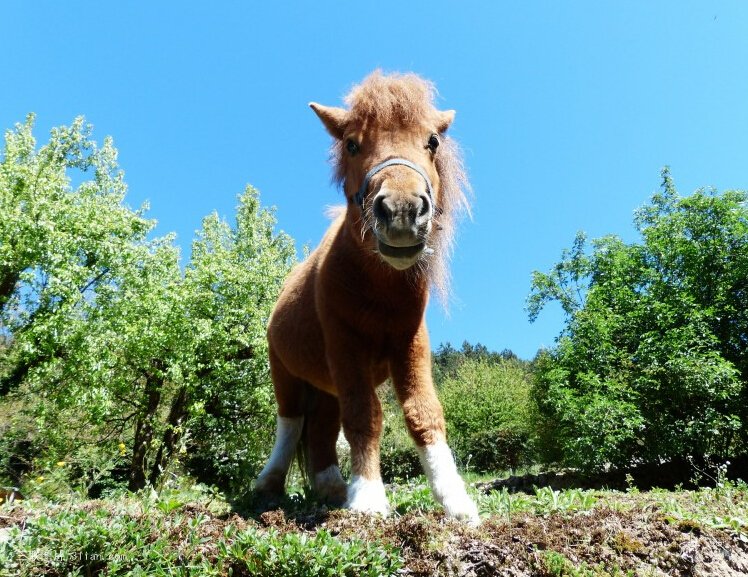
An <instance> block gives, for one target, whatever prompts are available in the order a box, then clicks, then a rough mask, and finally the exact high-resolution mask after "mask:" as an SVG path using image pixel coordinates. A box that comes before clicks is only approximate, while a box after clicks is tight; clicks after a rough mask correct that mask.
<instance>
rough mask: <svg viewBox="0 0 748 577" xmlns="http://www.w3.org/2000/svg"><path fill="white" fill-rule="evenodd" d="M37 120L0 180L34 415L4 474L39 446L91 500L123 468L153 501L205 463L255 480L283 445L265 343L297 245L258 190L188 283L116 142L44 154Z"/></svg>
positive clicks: (214, 223) (15, 357) (2, 378)
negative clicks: (173, 471)
mask: <svg viewBox="0 0 748 577" xmlns="http://www.w3.org/2000/svg"><path fill="white" fill-rule="evenodd" d="M32 121H33V118H31V117H30V118H29V120H28V121H27V123H26V124H25V125H19V126H17V127H16V130H15V132H9V133H8V134H7V135H6V149H5V153H4V156H3V162H2V167H1V171H0V201H1V202H2V205H0V208H1V209H2V217H3V218H0V223H1V224H0V235H1V236H0V256H1V257H2V260H0V264H2V267H3V268H2V269H1V270H0V273H1V274H2V279H3V280H2V282H3V287H4V289H3V290H4V291H5V292H3V294H2V295H0V307H1V308H0V320H1V321H2V337H3V338H2V345H1V346H0V355H1V356H0V371H1V372H0V383H2V386H3V391H4V392H5V393H6V398H5V401H4V404H5V405H6V407H7V406H16V407H18V406H19V405H20V411H21V412H22V413H23V414H24V418H23V419H18V420H16V421H14V424H13V425H12V426H13V427H15V430H14V431H3V437H4V438H6V439H8V440H9V441H8V443H9V444H8V445H7V446H6V445H3V443H0V463H9V462H11V461H13V460H14V458H15V457H14V455H12V454H9V453H10V452H12V447H11V448H10V449H9V448H8V447H10V446H11V445H13V446H19V445H20V444H22V443H21V441H24V438H28V437H31V439H32V440H33V444H34V446H35V453H36V455H37V461H38V463H37V465H36V466H37V467H45V466H46V467H49V466H50V465H49V463H54V462H55V461H57V462H70V463H74V464H75V467H72V466H71V467H70V469H69V470H70V474H71V475H74V476H75V475H77V476H78V477H79V478H83V479H86V484H87V485H88V488H89V489H90V488H91V485H92V484H93V483H94V482H95V480H96V479H100V478H101V477H102V476H106V475H109V474H111V473H112V471H113V470H115V469H119V470H120V475H126V477H127V479H128V484H129V487H130V488H131V489H138V488H141V487H143V486H145V485H146V484H147V483H152V484H153V483H156V482H157V481H158V480H159V478H160V476H161V474H162V472H163V471H164V470H165V469H166V468H167V467H168V466H169V465H170V464H172V463H174V462H175V461H176V457H178V456H179V455H180V454H182V453H186V451H187V450H188V449H189V450H191V451H192V452H193V454H192V455H190V457H191V459H190V460H191V462H192V463H193V464H197V465H199V466H200V471H201V472H205V471H206V469H207V470H208V471H209V472H211V473H212V474H213V475H214V478H213V479H212V480H218V481H224V482H227V483H228V482H232V483H233V486H239V485H240V484H241V482H246V481H247V480H248V479H250V478H251V477H252V476H253V473H254V472H256V471H255V469H256V468H257V467H258V466H259V464H260V463H261V461H262V459H263V458H264V453H265V452H266V451H267V450H268V449H269V447H270V444H271V439H269V438H268V437H269V436H270V435H271V432H272V423H273V421H274V419H273V410H272V386H271V384H270V380H269V376H268V367H267V351H266V348H265V347H266V345H265V336H264V333H265V326H266V323H267V318H268V316H269V314H270V310H271V307H272V303H273V302H274V301H275V298H276V296H277V293H278V290H279V288H280V284H281V282H282V280H283V278H284V277H285V275H286V273H287V272H288V270H289V268H290V266H291V265H292V264H293V261H294V258H295V250H294V245H293V241H292V240H291V239H290V237H288V236H287V235H285V234H283V233H276V232H275V231H274V226H275V219H274V217H273V214H272V212H271V211H269V210H266V209H263V208H262V207H261V205H260V200H259V194H258V193H257V191H256V190H254V189H253V188H251V187H248V188H247V189H246V190H245V192H244V194H242V195H241V196H240V197H239V208H238V214H237V220H236V227H234V228H232V227H231V226H230V225H229V224H227V223H226V222H225V221H223V220H221V219H219V218H218V217H217V216H216V215H211V216H209V217H208V218H206V219H205V221H204V223H203V230H202V231H201V233H200V235H199V238H198V239H197V240H196V241H195V244H194V247H193V258H192V261H191V262H190V263H189V264H188V265H187V267H186V269H185V271H184V272H182V270H181V269H180V265H179V251H178V250H177V249H176V248H175V247H174V245H173V239H172V237H165V238H161V239H155V240H147V239H146V234H147V233H148V232H149V231H150V229H151V228H152V222H151V221H148V220H145V219H144V218H143V216H142V213H143V209H141V210H140V211H138V212H133V211H131V210H130V209H128V208H127V207H126V206H124V205H123V203H122V201H123V199H124V194H125V190H126V187H125V184H124V180H123V178H122V173H121V172H120V171H119V169H118V167H117V165H116V155H117V153H116V150H115V149H114V147H113V146H112V143H111V141H110V140H107V141H106V142H105V145H104V146H103V147H102V148H101V149H98V148H97V146H96V144H95V143H94V142H93V141H92V140H90V138H89V136H90V127H88V126H85V125H84V123H83V121H82V120H81V119H78V120H76V121H75V123H74V124H73V125H72V126H71V127H69V128H65V127H63V128H60V129H55V130H53V132H52V136H51V139H50V142H49V144H47V145H45V146H43V147H42V148H41V149H40V150H39V151H38V152H36V151H35V142H34V139H33V137H32V136H31V128H32ZM89 175H91V178H90V179H88V180H86V177H87V176H89ZM74 180H82V184H80V185H79V186H78V187H77V188H76V189H73V188H72V186H71V182H72V181H74ZM24 423H25V424H24ZM29 423H33V426H29V425H28V424H29ZM9 426H11V425H9ZM6 433H7V434H6ZM11 441H12V443H11ZM44 463H46V465H45V464H44Z"/></svg>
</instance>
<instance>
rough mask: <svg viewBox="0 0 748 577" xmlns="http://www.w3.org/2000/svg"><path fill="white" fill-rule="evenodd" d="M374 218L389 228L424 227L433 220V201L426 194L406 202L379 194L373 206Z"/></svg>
mask: <svg viewBox="0 0 748 577" xmlns="http://www.w3.org/2000/svg"><path fill="white" fill-rule="evenodd" d="M372 210H373V211H374V217H375V218H376V219H377V220H379V221H380V222H382V223H384V224H386V225H387V226H388V227H389V226H391V225H393V224H395V225H396V226H398V225H399V226H403V225H405V226H412V225H415V226H422V225H424V224H426V223H427V222H428V220H429V219H430V218H431V200H430V199H429V197H428V195H426V194H416V195H413V196H411V197H410V198H408V199H407V200H406V201H402V200H398V199H396V198H393V195H390V194H378V195H377V196H376V197H375V198H374V204H373V206H372Z"/></svg>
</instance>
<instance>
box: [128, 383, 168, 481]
mask: <svg viewBox="0 0 748 577" xmlns="http://www.w3.org/2000/svg"><path fill="white" fill-rule="evenodd" d="M162 386H163V379H162V377H160V376H159V377H156V376H155V375H148V378H147V380H146V386H145V390H146V395H147V399H146V407H145V411H144V412H143V414H141V415H140V416H139V417H138V419H137V421H136V423H135V443H134V446H133V451H132V461H131V462H130V481H129V483H128V489H129V490H130V491H139V490H140V489H142V488H143V487H145V483H146V465H147V458H148V452H149V450H150V449H151V445H152V444H153V429H154V426H153V425H154V420H155V419H156V413H157V412H158V406H159V403H160V402H161V389H162Z"/></svg>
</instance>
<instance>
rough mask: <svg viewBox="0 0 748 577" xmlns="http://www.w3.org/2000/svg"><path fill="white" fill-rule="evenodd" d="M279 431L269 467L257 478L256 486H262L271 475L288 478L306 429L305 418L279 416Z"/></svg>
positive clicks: (277, 430)
mask: <svg viewBox="0 0 748 577" xmlns="http://www.w3.org/2000/svg"><path fill="white" fill-rule="evenodd" d="M277 423H278V425H277V429H276V434H275V445H274V446H273V451H272V452H271V453H270V458H269V459H268V462H267V465H265V468H264V469H263V470H262V472H261V473H260V475H259V476H258V477H257V482H256V485H260V486H261V485H262V483H263V480H264V479H266V478H267V477H268V476H269V475H273V476H277V475H279V474H280V475H282V476H283V477H285V476H286V473H288V469H289V468H290V467H291V462H292V461H293V458H294V455H295V453H296V445H298V443H299V439H300V438H301V431H302V429H303V427H304V417H296V418H290V417H281V416H280V415H278V421H277Z"/></svg>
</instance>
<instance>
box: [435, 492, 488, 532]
mask: <svg viewBox="0 0 748 577" xmlns="http://www.w3.org/2000/svg"><path fill="white" fill-rule="evenodd" d="M442 506H443V507H444V512H445V513H446V514H447V516H448V517H452V518H453V519H457V520H458V521H462V522H463V523H467V524H468V525H470V526H471V527H477V526H478V525H479V524H480V516H479V515H478V507H477V506H476V504H475V503H474V502H473V500H472V499H471V498H470V496H469V495H468V494H467V492H465V491H464V489H463V493H462V495H460V494H457V493H455V494H452V495H450V496H448V497H447V498H445V499H444V502H443V503H442Z"/></svg>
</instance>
